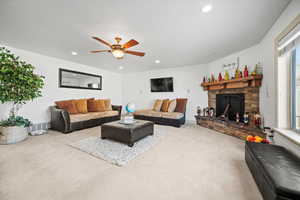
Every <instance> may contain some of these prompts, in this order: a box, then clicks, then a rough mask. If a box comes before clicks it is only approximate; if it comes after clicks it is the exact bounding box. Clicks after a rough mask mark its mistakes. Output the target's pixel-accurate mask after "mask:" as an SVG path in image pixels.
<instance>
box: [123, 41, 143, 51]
mask: <svg viewBox="0 0 300 200" xmlns="http://www.w3.org/2000/svg"><path fill="white" fill-rule="evenodd" d="M138 44H139V43H138V42H137V41H136V40H134V39H132V40H129V41H128V42H126V43H125V44H123V48H125V49H128V48H130V47H133V46H135V45H138Z"/></svg>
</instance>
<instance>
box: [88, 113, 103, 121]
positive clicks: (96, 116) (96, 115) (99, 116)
mask: <svg viewBox="0 0 300 200" xmlns="http://www.w3.org/2000/svg"><path fill="white" fill-rule="evenodd" d="M88 114H89V115H90V119H99V118H103V117H105V112H89V113H88Z"/></svg>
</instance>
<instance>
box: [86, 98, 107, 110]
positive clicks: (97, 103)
mask: <svg viewBox="0 0 300 200" xmlns="http://www.w3.org/2000/svg"><path fill="white" fill-rule="evenodd" d="M88 110H89V112H104V111H105V103H104V100H102V99H98V100H89V101H88Z"/></svg>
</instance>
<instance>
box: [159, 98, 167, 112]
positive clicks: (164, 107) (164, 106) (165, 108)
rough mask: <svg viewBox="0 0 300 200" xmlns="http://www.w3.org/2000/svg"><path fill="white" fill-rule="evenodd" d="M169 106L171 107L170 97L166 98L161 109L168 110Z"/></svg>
mask: <svg viewBox="0 0 300 200" xmlns="http://www.w3.org/2000/svg"><path fill="white" fill-rule="evenodd" d="M168 108H169V99H164V100H163V103H162V106H161V111H162V112H168Z"/></svg>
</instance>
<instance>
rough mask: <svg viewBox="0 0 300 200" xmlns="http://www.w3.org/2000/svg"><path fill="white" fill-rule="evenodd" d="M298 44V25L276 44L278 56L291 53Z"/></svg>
mask: <svg viewBox="0 0 300 200" xmlns="http://www.w3.org/2000/svg"><path fill="white" fill-rule="evenodd" d="M299 44H300V24H298V25H297V26H296V27H295V28H294V29H293V30H292V31H290V32H289V33H288V34H287V35H286V36H285V37H283V38H282V39H281V40H280V41H279V42H278V52H279V56H283V55H285V54H286V53H289V52H291V51H292V50H294V49H295V48H296V47H297V46H298V45H299Z"/></svg>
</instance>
